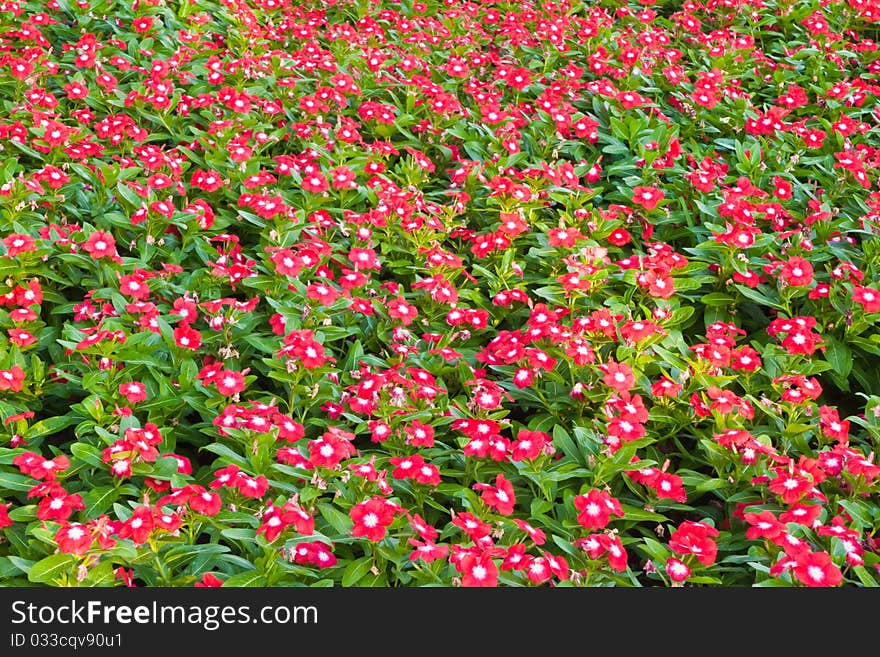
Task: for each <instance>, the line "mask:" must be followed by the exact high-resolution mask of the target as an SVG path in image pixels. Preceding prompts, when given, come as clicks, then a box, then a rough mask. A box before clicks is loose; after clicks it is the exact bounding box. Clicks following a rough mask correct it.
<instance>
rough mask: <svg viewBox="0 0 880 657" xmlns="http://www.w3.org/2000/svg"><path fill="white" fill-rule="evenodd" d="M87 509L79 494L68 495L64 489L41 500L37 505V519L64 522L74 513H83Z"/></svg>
mask: <svg viewBox="0 0 880 657" xmlns="http://www.w3.org/2000/svg"><path fill="white" fill-rule="evenodd" d="M59 488H60V487H59ZM85 508H86V505H85V503H84V502H83V500H82V497H80V496H79V494H74V495H68V494H67V492H66V491H65V490H64V489H60V490H58V491H57V493H55V494H51V495H46V496H45V497H44V498H43V499H41V500H40V503H39V504H38V505H37V518H38V519H40V520H55V521H58V522H63V521H65V520H67V519H68V518H70V515H71V514H72V513H73V512H74V511H82V510H83V509H85Z"/></svg>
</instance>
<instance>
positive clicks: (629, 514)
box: [620, 504, 669, 522]
mask: <svg viewBox="0 0 880 657" xmlns="http://www.w3.org/2000/svg"><path fill="white" fill-rule="evenodd" d="M620 508H621V509H622V510H623V518H624V520H636V521H642V520H647V521H651V522H668V521H669V518H667V517H666V516H664V515H661V514H659V513H654V512H653V511H645V510H644V509H638V508H636V507H634V506H628V505H626V504H621V505H620Z"/></svg>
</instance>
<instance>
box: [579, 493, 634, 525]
mask: <svg viewBox="0 0 880 657" xmlns="http://www.w3.org/2000/svg"><path fill="white" fill-rule="evenodd" d="M574 507H575V508H576V509H577V510H578V511H580V513H579V514H578V517H577V520H578V522H579V523H580V524H581V526H582V527H584V528H586V529H602V528H604V527H607V526H608V523H609V522H610V521H611V515H612V514H613V515H616V516H620V517H623V509H622V508H621V506H620V500H618V499H617V498H615V497H611V495H609V494H608V493H607V492H606V491H603V490H596V489H595V488H594V489H592V490H589V491H587V493H586V494H583V495H577V496H575V498H574Z"/></svg>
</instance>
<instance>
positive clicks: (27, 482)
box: [0, 471, 34, 493]
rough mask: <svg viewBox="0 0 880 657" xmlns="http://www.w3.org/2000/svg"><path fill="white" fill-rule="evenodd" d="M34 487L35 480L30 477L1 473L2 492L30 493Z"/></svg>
mask: <svg viewBox="0 0 880 657" xmlns="http://www.w3.org/2000/svg"><path fill="white" fill-rule="evenodd" d="M33 485H34V480H33V479H31V478H30V477H25V476H24V475H19V474H14V473H12V472H2V471H0V490H4V489H5V490H13V491H18V492H20V493H21V492H25V491H29V490H30V489H31V487H32V486H33Z"/></svg>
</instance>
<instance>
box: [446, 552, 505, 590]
mask: <svg viewBox="0 0 880 657" xmlns="http://www.w3.org/2000/svg"><path fill="white" fill-rule="evenodd" d="M456 568H457V569H458V571H459V572H460V573H461V574H462V578H461V585H462V586H466V587H494V586H498V567H497V566H496V565H495V562H494V561H492V557H491V556H490V555H489V553H488V552H486V551H484V552H483V553H481V554H479V555H474V554H466V555H465V556H464V557H462V558H461V560H460V561H459V562H457V564H456Z"/></svg>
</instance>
